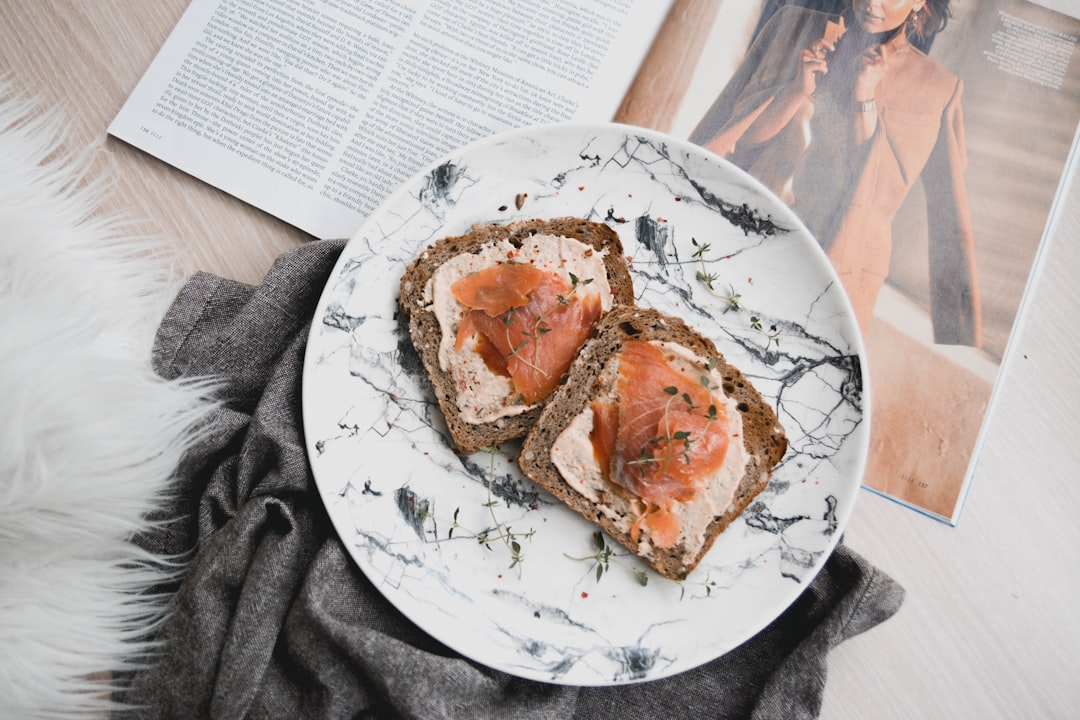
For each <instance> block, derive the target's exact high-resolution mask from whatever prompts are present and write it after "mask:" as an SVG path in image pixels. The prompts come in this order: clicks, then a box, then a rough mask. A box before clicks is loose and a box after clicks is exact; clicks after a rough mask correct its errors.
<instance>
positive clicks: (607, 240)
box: [398, 217, 634, 454]
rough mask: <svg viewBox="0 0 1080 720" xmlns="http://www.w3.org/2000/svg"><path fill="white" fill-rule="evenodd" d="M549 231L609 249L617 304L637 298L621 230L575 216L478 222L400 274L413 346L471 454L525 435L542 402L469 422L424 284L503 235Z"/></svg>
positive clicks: (454, 435)
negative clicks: (444, 361)
mask: <svg viewBox="0 0 1080 720" xmlns="http://www.w3.org/2000/svg"><path fill="white" fill-rule="evenodd" d="M545 234H546V235H555V236H563V237H570V238H574V239H576V240H580V241H581V242H583V243H585V244H587V245H590V246H591V247H593V248H596V249H597V250H607V252H606V253H605V254H604V256H603V260H604V267H605V270H606V271H607V276H608V284H609V285H610V287H611V291H612V295H613V303H614V305H615V307H618V306H619V305H621V304H632V303H633V302H634V286H633V281H632V280H631V277H630V272H629V268H628V267H627V263H626V257H625V255H624V254H623V246H622V242H621V241H620V239H619V234H618V233H617V232H615V230H613V229H612V228H610V227H608V226H607V225H605V224H603V223H598V222H592V221H589V220H584V219H581V218H572V217H563V218H554V219H550V220H543V219H535V220H524V221H520V222H515V223H511V224H508V225H474V226H473V227H472V229H471V230H470V231H469V232H468V233H465V234H464V235H456V236H452V237H447V238H443V239H442V240H439V241H438V242H436V243H435V244H434V245H432V246H430V247H429V248H427V249H426V250H425V251H423V252H422V253H420V255H419V256H417V257H416V258H415V259H414V260H413V262H412V263H411V264H410V265H409V267H408V268H406V270H405V274H404V275H403V276H402V278H401V284H400V289H399V290H400V291H399V295H398V306H399V308H400V311H401V321H402V322H403V323H405V324H406V325H407V326H408V330H409V337H410V338H411V339H412V343H413V347H414V348H415V349H416V351H417V354H418V355H419V356H420V360H421V362H422V363H423V366H424V369H425V370H426V372H427V377H428V380H429V381H430V383H431V387H432V389H433V390H434V393H435V398H436V400H437V401H438V403H439V407H440V408H441V409H442V412H443V415H444V417H445V418H446V424H447V428H448V429H449V432H450V436H451V440H452V441H453V442H454V445H455V446H456V447H457V449H458V451H459V452H461V453H464V454H471V453H474V452H476V451H477V450H479V449H481V448H483V447H491V446H495V445H499V444H500V443H503V442H506V441H508V440H513V439H516V438H520V437H523V436H524V435H525V434H526V433H527V432H528V431H529V429H530V428H531V427H532V426H533V424H535V422H536V420H537V418H539V416H540V412H541V410H542V404H540V405H538V406H537V407H535V408H533V409H531V410H529V411H527V412H525V413H522V414H520V415H515V416H510V417H504V418H499V419H498V420H495V421H492V422H488V423H479V424H477V423H470V422H467V421H465V420H464V419H463V418H462V417H461V414H460V412H459V411H458V407H457V391H456V388H455V387H454V383H453V382H451V380H450V376H449V375H448V373H447V372H446V371H444V370H443V369H442V368H441V367H440V366H439V341H440V339H441V336H442V328H441V327H440V325H439V320H438V318H436V316H435V313H434V312H433V311H432V310H430V309H429V308H428V307H427V305H426V303H425V302H424V288H425V286H426V285H427V282H428V280H429V279H431V276H432V274H434V272H435V271H436V270H437V269H438V268H439V266H440V265H442V264H443V263H444V262H446V261H447V260H449V259H450V258H452V257H455V256H457V255H461V254H464V253H475V252H478V251H479V250H480V249H481V248H482V247H484V246H486V245H489V244H491V243H495V242H500V241H503V240H508V241H510V242H511V243H513V244H514V245H515V246H518V247H520V246H521V245H522V243H523V242H524V241H525V240H526V239H527V238H529V237H531V236H533V235H545Z"/></svg>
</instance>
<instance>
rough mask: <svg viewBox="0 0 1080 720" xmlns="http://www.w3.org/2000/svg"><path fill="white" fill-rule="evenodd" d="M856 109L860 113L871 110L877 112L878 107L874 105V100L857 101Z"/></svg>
mask: <svg viewBox="0 0 1080 720" xmlns="http://www.w3.org/2000/svg"><path fill="white" fill-rule="evenodd" d="M855 108H856V109H857V110H858V111H859V112H870V111H871V110H877V105H876V104H875V103H874V98H870V99H869V100H856V101H855Z"/></svg>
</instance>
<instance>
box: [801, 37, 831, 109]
mask: <svg viewBox="0 0 1080 720" xmlns="http://www.w3.org/2000/svg"><path fill="white" fill-rule="evenodd" d="M835 49H836V47H835V46H834V45H833V44H832V43H830V42H828V41H827V40H825V38H822V39H820V40H818V41H817V42H816V43H814V44H813V45H811V46H810V47H808V48H805V49H804V50H803V51H802V55H801V56H800V58H799V59H800V66H799V74H798V76H797V77H796V78H795V87H794V88H793V89H794V91H795V93H794V94H796V95H799V96H801V97H810V96H811V95H813V94H814V91H815V90H817V81H818V76H819V73H820V75H825V74H827V73H828V72H829V62H828V53H831V52H832V51H834V50H835Z"/></svg>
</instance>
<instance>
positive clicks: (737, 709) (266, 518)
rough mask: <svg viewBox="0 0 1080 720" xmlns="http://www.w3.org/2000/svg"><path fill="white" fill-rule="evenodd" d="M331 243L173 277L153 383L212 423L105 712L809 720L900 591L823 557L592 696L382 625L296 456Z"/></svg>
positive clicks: (334, 252)
mask: <svg viewBox="0 0 1080 720" xmlns="http://www.w3.org/2000/svg"><path fill="white" fill-rule="evenodd" d="M343 245H344V243H343V242H341V241H317V242H312V243H310V244H306V245H304V246H302V247H300V248H298V249H296V250H294V251H291V252H289V253H286V254H285V255H283V256H281V257H280V258H279V259H278V261H277V262H276V263H275V265H274V267H273V268H272V269H271V270H270V272H269V273H268V274H267V276H266V278H265V279H264V281H263V282H262V283H261V284H260V285H259V286H257V287H251V286H247V285H242V284H239V283H235V282H230V281H227V280H224V279H222V278H218V277H215V276H212V275H208V274H198V275H195V276H193V277H192V278H191V279H190V280H189V281H188V283H187V284H186V285H185V287H184V288H183V289H182V290H181V291H180V293H179V295H178V296H177V298H176V300H175V302H174V303H173V305H172V307H171V309H170V310H169V312H168V314H167V315H166V317H165V319H164V320H163V322H162V324H161V326H160V328H159V331H158V335H157V341H156V343H155V347H154V363H155V368H156V369H157V371H158V372H159V373H160V374H161V375H162V376H163V377H165V378H175V377H207V376H209V377H213V378H214V379H216V380H217V381H219V382H220V383H221V400H222V404H221V406H220V408H218V410H217V411H216V412H215V413H214V414H213V415H212V416H211V418H210V420H209V424H210V427H209V428H208V430H209V432H208V433H206V435H205V439H204V441H203V443H202V444H201V445H199V446H198V447H196V448H195V450H194V451H193V452H191V453H190V454H189V456H188V458H187V459H186V461H185V465H184V467H183V472H182V474H181V476H182V483H183V487H182V491H183V492H182V493H180V497H178V499H177V501H176V505H175V507H174V508H172V514H173V515H174V517H175V518H177V519H176V520H175V521H174V522H173V523H172V524H171V525H169V526H168V527H167V528H166V529H164V530H163V531H161V532H159V533H156V534H152V535H147V536H145V537H143V538H142V542H143V543H144V545H145V546H146V547H147V549H149V550H152V551H154V552H157V553H168V554H188V555H190V556H191V557H192V560H191V562H190V564H189V565H188V567H187V570H186V572H185V574H184V576H183V577H182V579H181V580H180V581H179V582H178V584H177V586H176V587H174V588H171V591H173V592H174V593H175V596H174V610H173V612H172V614H171V615H170V617H169V620H168V621H167V622H166V623H165V624H164V625H163V626H162V628H161V637H160V639H161V640H162V641H163V646H162V650H161V653H160V655H159V656H158V657H157V658H156V661H155V662H154V663H153V664H152V665H150V666H149V667H147V668H146V669H145V670H142V671H140V672H138V673H136V674H135V675H133V676H132V677H131V678H130V689H129V691H128V693H127V696H126V697H125V698H124V699H125V700H127V701H128V702H131V703H134V704H136V705H137V706H139V707H141V709H140V710H139V711H138V713H137V714H138V716H140V717H162V718H165V717H210V716H212V717H217V718H232V717H237V718H239V717H319V718H336V717H342V718H363V717H370V718H397V717H404V718H444V717H445V718H454V717H462V718H500V719H501V718H511V717H512V718H560V719H563V718H601V717H624V716H629V715H631V714H632V715H633V716H636V717H650V718H653V717H655V718H660V717H673V718H685V717H694V716H701V717H724V718H737V717H753V718H774V717H775V718H810V717H816V716H817V715H818V713H819V710H820V706H821V700H822V693H823V689H824V684H825V677H826V670H827V659H828V653H829V650H830V649H831V648H833V647H835V646H836V645H837V644H838V643H840V642H842V641H843V640H845V639H846V638H848V637H851V636H852V635H855V634H858V633H860V632H863V631H865V630H868V629H870V628H872V627H873V626H875V625H876V624H878V623H880V622H882V621H883V620H885V619H887V618H888V617H890V616H891V615H892V614H893V613H895V612H896V611H897V609H898V608H899V607H900V604H901V602H902V600H903V594H904V593H903V588H902V587H901V586H900V585H899V584H897V583H896V582H895V581H894V580H892V579H891V578H889V577H888V576H887V575H886V574H884V573H883V572H881V571H880V570H878V569H877V568H875V567H874V566H873V565H872V564H870V563H869V562H867V561H866V560H865V559H864V558H862V557H860V556H859V555H858V554H857V553H855V552H854V551H853V550H851V549H850V548H848V547H847V546H845V545H843V544H841V545H840V546H839V547H838V548H837V550H836V551H835V552H834V553H833V556H832V557H831V558H830V559H829V560H828V562H827V563H826V565H825V567H824V569H823V570H822V572H821V573H820V574H819V575H818V576H817V578H815V580H814V581H813V582H812V583H810V585H809V586H808V587H807V589H806V590H805V592H803V594H802V595H801V596H800V597H799V599H798V600H797V601H796V602H795V603H794V604H793V605H792V606H791V607H790V608H789V609H788V610H787V611H786V612H784V613H783V614H782V615H781V616H780V617H779V618H777V619H776V620H775V621H774V622H773V623H772V624H770V625H769V626H768V627H767V628H766V629H765V630H763V631H762V632H761V633H759V634H758V635H757V636H755V637H754V638H752V639H751V640H749V641H747V642H746V643H744V644H743V645H742V646H740V647H738V648H736V649H735V650H734V651H732V652H730V653H728V654H727V655H725V656H723V657H721V658H719V659H717V660H715V661H713V662H710V663H707V664H706V665H703V666H701V667H699V668H696V669H694V670H691V671H688V672H685V673H682V674H680V675H676V676H674V677H670V678H666V679H664V680H658V681H654V682H650V683H644V684H638V685H624V686H619V687H611V688H603V687H600V688H575V687H567V686H557V685H546V684H543V683H537V682H533V681H529V680H523V679H520V678H516V677H513V676H509V675H506V674H504V673H502V672H498V671H494V670H491V669H489V668H485V667H483V666H480V665H477V664H475V663H473V662H471V661H469V660H467V659H464V658H462V657H461V656H459V655H458V654H456V653H455V652H453V651H451V650H450V649H448V648H446V647H444V646H442V645H441V644H440V643H438V642H437V641H435V640H433V639H431V638H430V637H429V636H428V635H426V634H425V633H424V632H423V631H422V630H420V629H419V628H417V627H416V626H415V625H414V624H412V623H411V622H410V621H409V620H407V619H406V618H405V617H403V616H402V615H401V614H400V613H398V612H397V610H396V609H395V608H393V607H392V606H391V605H390V604H389V603H388V602H387V601H386V600H385V599H384V598H383V596H382V595H381V594H380V593H379V592H378V590H377V589H376V588H375V587H374V586H373V585H372V584H371V583H370V582H369V581H368V580H367V578H366V577H365V576H364V575H363V573H361V572H360V570H359V569H358V568H357V567H356V565H355V563H353V562H352V560H351V558H350V557H349V555H348V553H347V552H346V550H345V548H344V546H343V545H342V543H341V540H340V539H339V538H338V536H337V534H336V533H335V531H334V529H333V527H332V526H331V523H330V520H329V518H328V516H327V513H326V511H325V508H324V507H323V504H322V501H321V499H320V496H319V493H318V491H317V489H316V487H315V483H314V480H313V478H312V476H311V471H310V467H309V466H308V463H307V456H306V453H305V449H304V440H303V435H302V422H301V385H302V382H301V381H302V371H303V358H304V348H305V343H306V341H307V335H308V330H309V327H310V322H311V318H312V315H313V313H314V310H315V306H316V303H317V302H318V299H319V296H320V294H321V291H322V288H323V286H324V284H325V282H326V280H327V278H328V277H329V276H330V273H331V271H332V269H333V267H334V263H335V261H336V259H337V257H338V255H339V254H340V251H341V249H342V247H343Z"/></svg>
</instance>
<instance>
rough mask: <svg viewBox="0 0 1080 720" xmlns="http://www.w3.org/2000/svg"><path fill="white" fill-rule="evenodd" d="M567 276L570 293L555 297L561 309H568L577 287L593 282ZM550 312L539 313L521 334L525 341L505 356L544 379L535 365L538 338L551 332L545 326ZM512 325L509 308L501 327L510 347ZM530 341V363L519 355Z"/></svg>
mask: <svg viewBox="0 0 1080 720" xmlns="http://www.w3.org/2000/svg"><path fill="white" fill-rule="evenodd" d="M569 275H570V292H569V293H568V294H566V295H562V294H561V293H560V294H559V295H557V296H556V300H558V303H559V306H562V307H569V306H570V298H571V297H573V295H574V293H576V292H577V291H578V288H579V287H584V286H585V285H588V284H590V283H592V281H593V279H592V278H587V279H585V280H582V279H580V278H579V277H578V276H577V275H575V274H574V273H569ZM550 312H551V310H545V311H544V312H542V313H540V314H539V315H537V316H536V320H534V321H533V326H532V329H531V330H529V331H525V332H522V333H521V334H522V335H524V336H525V337H526V338H527V339H526V340H522V341H521V342H520V343H518V344H517V345H516V346H514V347H513V348H512V349H511V350H510V354H509V355H507V357H506V359H507V360H509V359H510V358H512V357H516V358H517V359H518V360H520V361H521V362H523V363H524V364H525V365H527V366H528V367H531V368H532V369H533V370H535V371H537V372H538V373H540V374H541V375H544V376H545V377H546V376H547V374H548V373H547V371H546V370H544V369H543V368H541V367H540V366H538V365H537V364H536V363H537V361H538V360H539V358H540V338H542V337H543V336H544V335H547V334H548V333H549V332H551V330H552V328H551V327H549V326H548V325H547V324H545V323H546V320H547V316H548V314H549V313H550ZM513 323H514V308H510V309H509V310H507V311H506V314H505V315H504V316H503V325H504V326H505V327H506V344H507V345H510V343H511V341H510V326H511V325H512V324H513ZM530 340H531V341H532V344H533V352H532V360H531V361H529V360H528V359H526V358H525V357H524V356H523V355H522V354H521V350H522V349H524V348H525V346H526V345H528V344H529V341H530Z"/></svg>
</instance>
